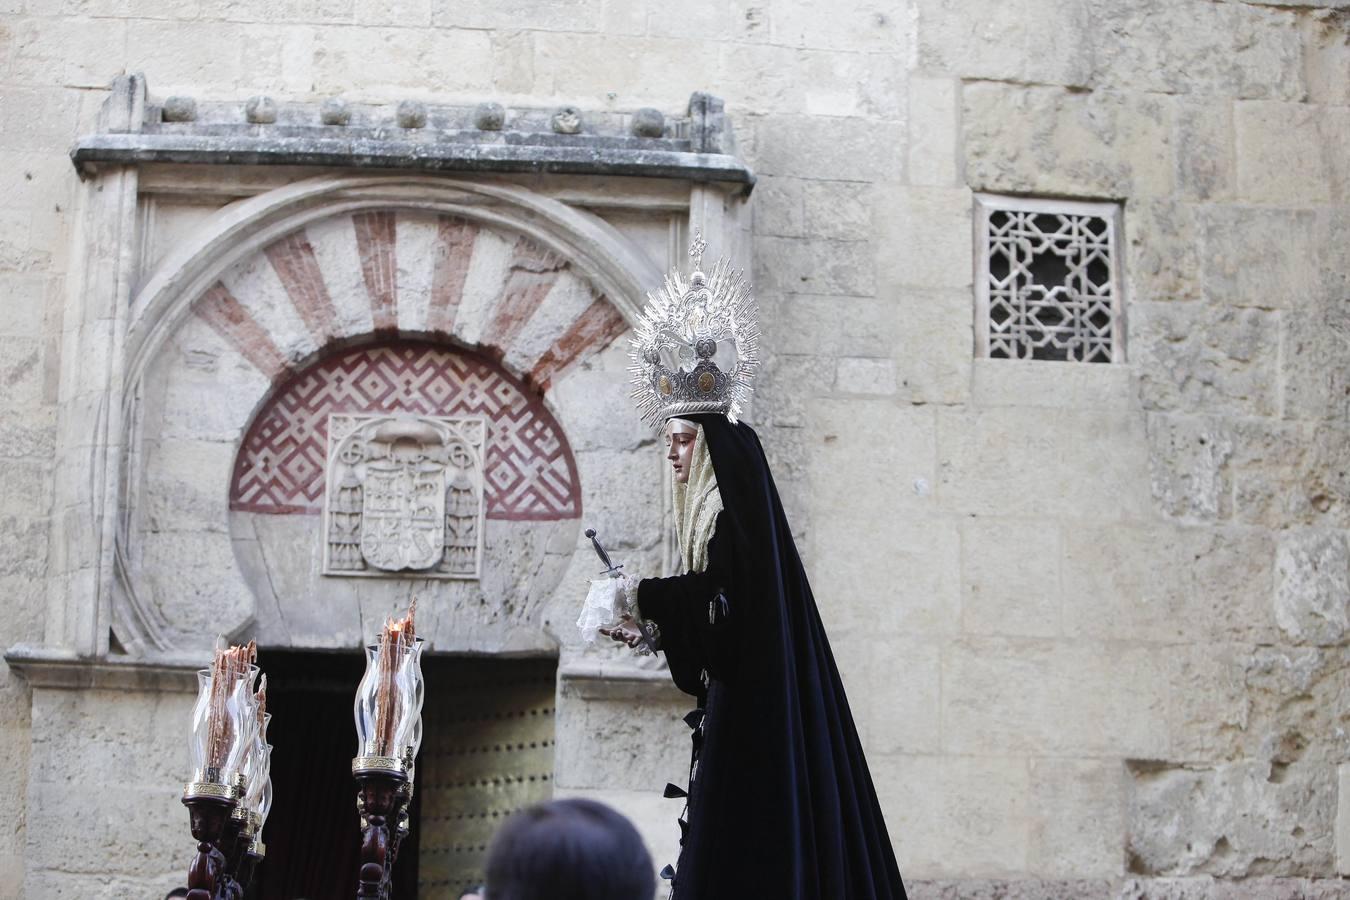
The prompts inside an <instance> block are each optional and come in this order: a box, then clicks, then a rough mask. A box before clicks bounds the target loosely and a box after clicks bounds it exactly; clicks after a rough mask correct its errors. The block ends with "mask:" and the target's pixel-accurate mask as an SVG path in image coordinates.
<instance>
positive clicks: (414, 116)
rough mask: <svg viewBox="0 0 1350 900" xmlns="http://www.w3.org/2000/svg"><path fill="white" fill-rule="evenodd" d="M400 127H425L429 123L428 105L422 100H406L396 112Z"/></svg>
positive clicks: (395, 115)
mask: <svg viewBox="0 0 1350 900" xmlns="http://www.w3.org/2000/svg"><path fill="white" fill-rule="evenodd" d="M394 117H395V118H396V119H397V120H398V126H399V127H400V128H425V127H426V124H427V105H426V104H425V103H423V102H422V101H420V100H404V101H402V102H401V103H399V105H398V111H397V112H396V113H395V114H394Z"/></svg>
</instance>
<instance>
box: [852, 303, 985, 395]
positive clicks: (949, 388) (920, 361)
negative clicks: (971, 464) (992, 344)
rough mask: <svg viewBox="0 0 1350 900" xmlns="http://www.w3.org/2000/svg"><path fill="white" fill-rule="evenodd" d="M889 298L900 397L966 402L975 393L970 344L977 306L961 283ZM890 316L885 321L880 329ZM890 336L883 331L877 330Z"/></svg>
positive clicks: (881, 336) (888, 321)
mask: <svg viewBox="0 0 1350 900" xmlns="http://www.w3.org/2000/svg"><path fill="white" fill-rule="evenodd" d="M897 293H899V294H900V296H899V298H898V300H894V299H893V300H892V301H891V311H892V316H893V317H894V320H895V325H894V329H895V331H896V332H897V333H898V336H897V337H896V338H894V340H893V343H892V346H893V347H894V353H895V370H896V378H897V379H898V382H899V383H898V384H897V386H896V387H897V391H898V393H899V396H900V398H901V399H902V400H903V401H905V402H908V403H911V404H916V405H917V404H923V403H943V404H955V403H964V402H966V400H967V399H968V398H969V397H970V394H971V365H972V361H971V358H970V347H971V344H972V341H971V334H970V332H971V321H972V319H973V318H974V310H973V308H972V306H971V303H970V295H969V293H967V292H966V291H963V290H961V289H960V288H950V289H946V290H941V291H917V290H910V289H906V290H903V291H898V292H897ZM892 316H885V317H883V318H882V320H881V325H882V328H883V329H884V328H885V326H887V325H889V324H890V322H891V319H892ZM876 334H877V336H878V337H879V338H883V339H884V338H885V337H887V332H886V331H885V330H879V331H877V332H876Z"/></svg>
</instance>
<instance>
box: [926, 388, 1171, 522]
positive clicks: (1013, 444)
mask: <svg viewBox="0 0 1350 900" xmlns="http://www.w3.org/2000/svg"><path fill="white" fill-rule="evenodd" d="M937 440H938V446H937V450H938V474H939V482H938V485H937V497H938V500H939V502H940V504H941V506H942V508H943V509H945V510H948V511H950V512H955V513H961V514H976V515H1011V516H1021V515H1027V514H1028V513H1030V512H1033V511H1035V512H1037V513H1038V514H1040V515H1065V516H1075V515H1078V514H1079V513H1080V512H1081V511H1083V510H1089V509H1090V510H1093V511H1094V513H1095V514H1096V515H1097V516H1100V517H1101V518H1102V519H1129V518H1135V517H1138V516H1140V515H1142V514H1143V512H1144V510H1145V509H1147V507H1148V502H1149V501H1148V496H1147V466H1148V461H1147V455H1146V452H1145V436H1144V430H1143V423H1142V421H1141V420H1139V419H1137V418H1133V417H1122V416H1119V415H1116V414H1112V413H1107V412H1096V411H1091V410H1054V409H1049V408H1043V407H1042V408H1036V409H1034V410H1033V409H1030V408H1020V409H1019V408H1013V407H999V408H994V409H987V410H983V411H969V410H962V409H959V408H953V409H950V410H948V409H942V410H940V412H939V414H938V435H937Z"/></svg>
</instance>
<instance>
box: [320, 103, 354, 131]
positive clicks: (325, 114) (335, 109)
mask: <svg viewBox="0 0 1350 900" xmlns="http://www.w3.org/2000/svg"><path fill="white" fill-rule="evenodd" d="M351 120H352V110H351V107H349V106H348V105H347V101H346V100H343V99H342V98H341V97H329V98H328V99H327V100H325V101H323V105H322V106H320V107H319V121H320V122H323V124H325V125H346V124H348V123H349V122H351Z"/></svg>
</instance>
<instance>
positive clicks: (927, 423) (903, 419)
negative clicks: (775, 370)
mask: <svg viewBox="0 0 1350 900" xmlns="http://www.w3.org/2000/svg"><path fill="white" fill-rule="evenodd" d="M809 434H810V436H811V437H812V438H813V439H814V440H813V442H812V448H811V450H810V452H809V454H808V455H807V459H806V460H805V464H806V468H807V472H808V473H809V477H810V483H811V494H812V501H813V503H812V506H813V507H814V508H815V509H816V510H817V511H818V512H819V513H821V514H832V515H844V514H848V513H853V514H855V515H858V516H859V517H862V516H866V515H873V516H882V515H885V516H887V517H900V516H903V515H904V514H905V513H914V514H920V515H922V514H926V513H928V512H929V511H930V510H931V509H932V508H933V506H934V503H933V497H932V486H933V484H934V483H935V481H936V428H935V417H934V415H933V411H932V410H927V409H923V408H911V409H903V408H898V407H896V406H895V405H894V404H892V403H889V402H886V401H883V400H862V399H859V400H838V401H832V402H831V403H829V404H828V405H821V406H820V407H817V408H815V409H813V410H812V417H811V420H810V423H809Z"/></svg>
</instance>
